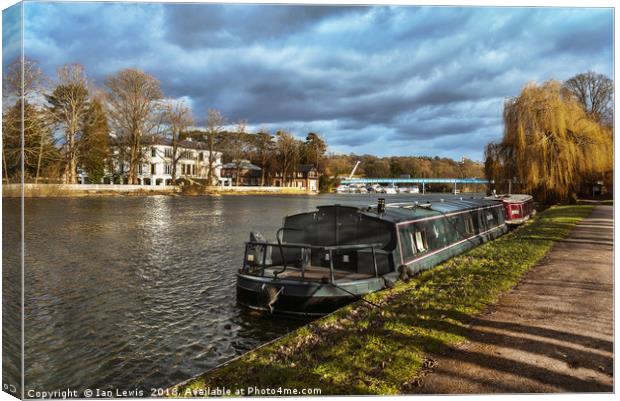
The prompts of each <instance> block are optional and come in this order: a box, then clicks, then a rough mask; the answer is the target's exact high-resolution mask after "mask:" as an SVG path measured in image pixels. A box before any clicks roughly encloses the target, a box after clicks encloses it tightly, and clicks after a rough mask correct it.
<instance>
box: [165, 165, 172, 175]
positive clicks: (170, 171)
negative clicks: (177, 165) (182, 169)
mask: <svg viewBox="0 0 620 401" xmlns="http://www.w3.org/2000/svg"><path fill="white" fill-rule="evenodd" d="M164 171H165V172H166V174H172V165H171V164H169V163H166V164H165V167H164Z"/></svg>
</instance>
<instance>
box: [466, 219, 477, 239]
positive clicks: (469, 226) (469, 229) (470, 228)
mask: <svg viewBox="0 0 620 401" xmlns="http://www.w3.org/2000/svg"><path fill="white" fill-rule="evenodd" d="M463 218H464V219H465V233H467V234H468V235H474V234H475V233H476V229H475V228H474V220H473V219H472V218H471V216H464V217H463Z"/></svg>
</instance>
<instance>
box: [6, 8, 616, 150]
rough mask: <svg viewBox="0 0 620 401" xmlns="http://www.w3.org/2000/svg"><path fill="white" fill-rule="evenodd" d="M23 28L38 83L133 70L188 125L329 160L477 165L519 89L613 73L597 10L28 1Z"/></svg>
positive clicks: (608, 15)
mask: <svg viewBox="0 0 620 401" xmlns="http://www.w3.org/2000/svg"><path fill="white" fill-rule="evenodd" d="M11 18H14V19H17V18H19V17H18V13H15V12H13V14H11V13H10V11H9V12H7V11H5V12H4V13H3V20H4V23H3V38H4V40H3V53H4V61H3V63H4V64H5V65H6V62H7V60H9V59H10V58H12V55H13V53H14V52H15V51H17V50H11V49H12V48H17V47H16V46H11V43H14V42H15V40H13V41H12V40H11V38H12V37H13V38H14V37H16V36H15V35H17V34H18V32H19V30H17V29H15V24H14V23H13V24H11V23H10V22H11V21H10V20H11ZM23 24H24V49H25V53H26V56H28V57H30V58H33V59H35V60H37V61H38V62H39V63H40V65H41V67H42V68H43V70H44V71H45V72H46V73H47V74H48V75H50V76H52V77H53V76H54V75H55V70H56V68H57V67H59V66H61V65H63V64H66V63H76V62H77V63H80V64H82V65H84V66H85V68H86V71H87V74H88V75H89V77H90V78H91V79H92V80H93V82H94V83H95V84H97V85H104V83H105V80H106V77H108V76H110V75H113V74H115V73H117V72H119V71H120V70H122V69H124V68H130V67H131V68H139V69H142V70H144V71H146V72H148V73H150V74H153V75H154V76H156V77H157V78H158V79H159V80H160V82H161V86H162V89H163V91H164V93H165V95H166V96H168V97H172V98H179V99H184V100H185V101H186V102H187V103H188V104H189V105H190V106H191V107H192V108H193V110H194V117H195V119H196V121H197V124H198V125H201V124H204V120H205V117H206V114H207V109H209V108H211V109H217V110H219V111H220V112H221V113H222V114H223V115H224V116H226V117H227V118H228V120H229V121H231V122H235V121H238V120H241V119H243V120H247V122H248V126H249V128H250V129H252V130H257V129H258V128H259V127H264V128H266V129H269V130H271V131H272V132H274V131H275V130H277V129H284V130H289V131H290V132H292V133H293V134H295V135H297V136H299V137H305V135H306V134H307V133H308V132H317V133H319V134H321V135H323V136H324V137H325V138H326V140H327V142H328V144H329V151H330V152H335V153H351V152H354V153H357V154H374V155H377V156H392V155H393V156H418V155H427V156H440V157H451V158H454V159H460V158H461V157H468V158H471V159H474V160H482V159H483V152H484V146H485V145H486V144H487V143H489V142H491V141H497V140H499V139H501V137H502V134H503V123H502V109H503V103H504V100H505V99H506V98H508V97H512V96H516V95H518V93H519V91H520V89H521V88H522V87H523V86H524V85H525V84H526V83H527V82H530V81H536V82H543V81H546V80H548V79H558V80H565V79H568V78H570V77H571V76H574V75H575V74H578V73H580V72H585V71H588V70H593V71H596V72H599V73H603V74H605V75H607V76H610V77H612V74H613V10H612V9H609V8H608V9H605V8H599V9H594V8H518V7H506V8H499V7H496V8H484V7H417V6H395V7H388V6H374V7H364V6H302V5H297V6H295V5H292V6H290V5H289V6H284V5H239V4H237V5H234V4H228V5H218V4H174V3H171V4H158V3H62V2H33V3H25V5H24V20H23ZM16 32H17V33H16ZM12 35H13V36H12Z"/></svg>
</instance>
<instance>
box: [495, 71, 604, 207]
mask: <svg viewBox="0 0 620 401" xmlns="http://www.w3.org/2000/svg"><path fill="white" fill-rule="evenodd" d="M504 126H505V128H504V138H503V140H502V141H501V142H500V143H491V144H489V145H488V146H487V148H486V152H485V158H486V161H485V172H486V175H487V178H488V179H491V180H494V181H495V183H496V186H497V187H498V188H499V189H500V190H502V191H505V190H506V189H507V188H506V187H507V186H508V184H507V183H508V182H509V181H510V182H512V183H514V184H516V186H517V187H518V188H519V190H521V191H524V192H528V193H532V194H535V195H536V196H537V199H539V200H541V201H547V202H563V201H566V200H568V199H570V198H571V197H573V196H574V194H575V193H576V192H577V190H578V188H579V186H580V184H582V183H583V182H584V180H588V179H592V178H593V177H602V176H603V175H604V174H608V173H609V172H610V171H612V169H613V154H612V152H613V143H612V134H611V132H610V130H609V129H608V128H606V127H604V126H602V125H601V124H599V123H597V122H596V121H595V120H593V119H592V118H591V117H589V116H588V114H587V112H586V111H585V110H584V109H583V107H582V106H581V104H580V103H579V102H578V101H577V100H576V99H575V98H574V96H573V95H572V94H571V92H570V91H568V90H566V89H565V88H563V86H562V84H561V83H559V82H557V81H548V82H546V83H544V84H542V85H540V86H538V85H536V84H533V83H531V84H528V85H526V86H525V88H524V89H523V91H522V92H521V94H520V95H519V96H518V97H516V98H513V99H510V100H508V101H506V103H505V105H504ZM599 179H600V178H599Z"/></svg>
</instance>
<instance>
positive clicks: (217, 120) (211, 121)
mask: <svg viewBox="0 0 620 401" xmlns="http://www.w3.org/2000/svg"><path fill="white" fill-rule="evenodd" d="M225 125H226V118H225V117H224V116H222V115H221V114H220V112H219V111H217V110H213V109H209V110H208V111H207V131H206V132H205V136H206V141H207V150H208V158H209V160H208V162H209V164H208V166H207V177H208V180H209V185H212V184H213V176H214V171H215V167H216V166H215V160H216V151H215V145H216V141H217V140H218V137H219V136H220V135H221V134H222V132H224V126H225Z"/></svg>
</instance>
